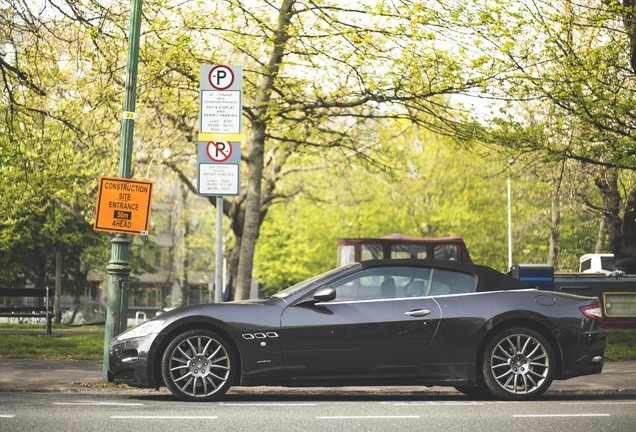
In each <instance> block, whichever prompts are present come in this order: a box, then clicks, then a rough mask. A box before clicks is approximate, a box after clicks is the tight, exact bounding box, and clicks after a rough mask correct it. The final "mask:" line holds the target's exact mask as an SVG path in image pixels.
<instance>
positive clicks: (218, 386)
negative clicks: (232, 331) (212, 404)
mask: <svg viewBox="0 0 636 432" xmlns="http://www.w3.org/2000/svg"><path fill="white" fill-rule="evenodd" d="M236 359H237V356H236V355H235V354H234V350H233V349H232V346H231V345H230V344H229V343H228V342H227V340H226V339H225V338H224V337H223V336H221V335H219V334H217V333H215V332H213V331H210V330H190V331H186V332H184V333H181V334H180V335H178V336H177V337H176V338H174V340H173V341H172V342H170V344H169V345H168V348H166V351H165V352H164V354H163V357H162V360H161V373H162V376H163V380H164V382H165V384H166V387H168V390H170V393H172V394H173V395H174V396H176V397H177V398H178V399H181V400H183V401H189V402H208V401H214V400H218V399H220V398H221V396H223V395H224V394H225V392H227V390H228V389H229V388H230V386H231V385H232V383H233V382H234V377H235V376H236V372H237V368H238V367H237V366H238V362H237V360H236Z"/></svg>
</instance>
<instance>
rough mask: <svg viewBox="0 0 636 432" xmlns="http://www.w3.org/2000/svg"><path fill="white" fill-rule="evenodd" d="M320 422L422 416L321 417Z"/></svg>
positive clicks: (416, 417) (415, 416) (416, 416)
mask: <svg viewBox="0 0 636 432" xmlns="http://www.w3.org/2000/svg"><path fill="white" fill-rule="evenodd" d="M316 418H317V419H319V420H360V419H374V420H375V419H381V420H382V419H391V420H393V419H418V418H420V416H418V415H414V416H320V417H316Z"/></svg>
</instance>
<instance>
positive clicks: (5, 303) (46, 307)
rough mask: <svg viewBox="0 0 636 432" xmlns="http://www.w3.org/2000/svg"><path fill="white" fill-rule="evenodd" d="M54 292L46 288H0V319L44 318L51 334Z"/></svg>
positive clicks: (48, 333)
mask: <svg viewBox="0 0 636 432" xmlns="http://www.w3.org/2000/svg"><path fill="white" fill-rule="evenodd" d="M53 294H54V290H52V289H51V290H49V288H48V287H46V288H0V317H4V318H46V334H47V335H50V334H51V324H52V321H53V299H52V297H53Z"/></svg>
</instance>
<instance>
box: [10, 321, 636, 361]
mask: <svg viewBox="0 0 636 432" xmlns="http://www.w3.org/2000/svg"><path fill="white" fill-rule="evenodd" d="M78 331H82V333H78ZM86 331H88V332H86ZM84 332H86V333H84ZM608 333H609V344H608V347H607V350H606V351H605V358H606V359H607V360H610V361H628V360H636V329H625V330H623V329H620V330H619V329H612V330H609V331H608ZM103 357H104V326H87V327H68V326H61V325H54V326H53V335H52V336H47V335H46V334H45V332H44V326H43V325H30V324H0V359H41V360H102V359H103Z"/></svg>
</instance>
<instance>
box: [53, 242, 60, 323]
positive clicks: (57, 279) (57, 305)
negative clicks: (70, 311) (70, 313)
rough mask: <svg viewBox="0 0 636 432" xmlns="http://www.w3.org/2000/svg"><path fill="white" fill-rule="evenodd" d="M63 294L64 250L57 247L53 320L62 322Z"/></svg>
mask: <svg viewBox="0 0 636 432" xmlns="http://www.w3.org/2000/svg"><path fill="white" fill-rule="evenodd" d="M61 294H62V251H60V247H59V246H58V247H56V248H55V297H54V300H53V320H54V322H55V323H56V324H59V323H60V318H61V317H60V296H61Z"/></svg>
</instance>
